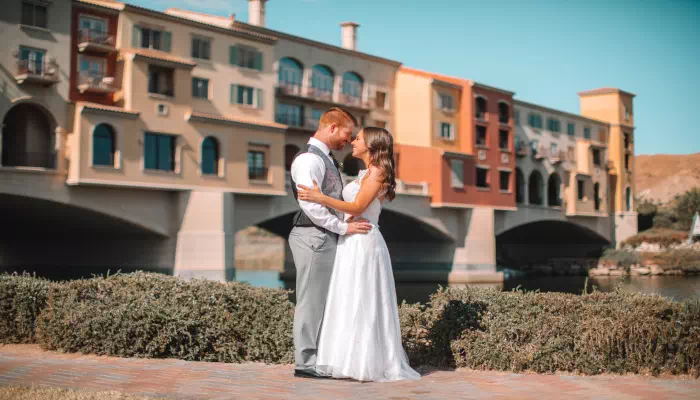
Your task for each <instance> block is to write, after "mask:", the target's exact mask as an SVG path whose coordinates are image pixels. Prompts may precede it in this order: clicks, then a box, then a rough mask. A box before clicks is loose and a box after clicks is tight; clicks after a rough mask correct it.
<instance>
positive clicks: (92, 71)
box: [78, 55, 105, 86]
mask: <svg viewBox="0 0 700 400" xmlns="http://www.w3.org/2000/svg"><path fill="white" fill-rule="evenodd" d="M79 68H80V72H79V74H78V84H79V85H85V84H87V85H90V86H99V85H100V83H101V82H102V79H104V77H105V59H104V58H97V57H87V56H84V55H80V66H79Z"/></svg>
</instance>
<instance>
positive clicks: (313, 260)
mask: <svg viewBox="0 0 700 400" xmlns="http://www.w3.org/2000/svg"><path fill="white" fill-rule="evenodd" d="M356 127H357V120H356V119H355V117H354V116H352V114H350V113H349V112H347V111H345V110H343V109H341V108H338V107H334V108H331V109H330V110H328V111H326V112H325V113H323V115H322V116H321V119H320V121H319V124H318V130H317V131H316V133H315V134H314V136H313V137H312V138H311V139H309V142H308V144H307V145H306V147H305V148H304V149H302V150H301V151H300V152H299V153H298V154H297V155H296V156H295V157H294V161H293V162H292V171H291V181H292V191H293V193H294V198H295V199H297V201H298V203H299V207H300V208H301V210H300V211H298V212H297V213H296V214H295V215H294V222H293V225H294V228H292V232H291V233H290V234H289V247H290V248H291V250H292V255H293V257H294V265H295V266H296V269H297V282H296V297H297V305H296V309H295V312H294V349H295V350H294V361H295V364H296V367H295V369H294V376H297V377H304V378H324V377H325V376H324V375H321V374H319V373H318V372H316V350H317V349H316V347H317V343H318V337H319V331H320V328H321V321H322V320H323V313H324V309H325V307H326V297H328V286H329V284H330V279H331V272H333V263H334V261H335V250H336V246H337V243H338V235H351V234H354V233H367V232H369V230H370V229H371V227H372V226H371V225H370V223H369V222H368V221H366V220H356V221H352V222H345V221H344V220H343V213H341V212H339V211H336V210H332V209H328V208H326V207H324V206H322V205H320V204H316V203H310V202H306V201H299V200H298V195H297V184H301V185H305V186H313V182H314V181H315V182H317V183H319V184H320V188H321V191H322V192H323V194H325V195H327V196H330V197H334V198H336V199H340V198H341V197H342V191H343V179H342V177H341V176H340V171H339V170H338V162H337V161H336V160H335V158H334V157H333V154H331V152H330V150H342V149H343V147H345V145H346V144H348V143H349V142H350V140H351V139H352V132H353V130H354V129H355V128H356Z"/></svg>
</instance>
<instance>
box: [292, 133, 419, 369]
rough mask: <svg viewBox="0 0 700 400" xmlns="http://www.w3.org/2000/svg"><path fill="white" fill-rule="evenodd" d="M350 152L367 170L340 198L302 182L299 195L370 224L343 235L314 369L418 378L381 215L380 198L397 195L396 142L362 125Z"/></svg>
mask: <svg viewBox="0 0 700 400" xmlns="http://www.w3.org/2000/svg"><path fill="white" fill-rule="evenodd" d="M352 149H353V150H352V156H353V157H355V158H358V159H361V160H362V161H364V163H365V165H367V166H368V168H367V169H365V170H362V171H361V172H360V174H359V175H358V176H357V179H356V180H354V181H353V182H351V183H350V184H348V185H347V186H345V188H344V189H343V199H344V200H345V201H341V200H337V199H334V198H331V197H328V196H325V195H324V194H323V193H321V191H320V190H319V188H318V185H317V183H316V182H314V187H313V188H310V187H306V186H303V185H298V188H299V200H305V201H311V202H315V203H319V204H322V205H324V206H326V207H329V208H334V209H336V210H338V211H342V212H343V213H345V214H346V216H347V217H346V218H350V217H361V218H364V219H367V220H369V221H370V222H371V223H372V230H371V231H370V232H369V233H368V234H366V235H350V236H341V237H340V240H339V241H338V249H337V252H336V257H335V264H334V266H333V275H332V277H331V281H330V287H329V291H328V300H327V302H326V308H325V312H324V315H325V317H324V319H323V322H322V325H321V333H320V337H319V342H318V353H317V360H316V368H317V371H318V372H320V373H323V374H327V375H329V376H332V377H334V378H352V379H357V380H359V381H378V382H388V381H397V380H402V379H420V374H418V373H417V372H416V371H414V370H413V369H412V368H411V367H410V366H409V364H408V357H407V356H406V352H405V351H404V349H403V347H402V345H401V327H400V326H399V313H398V306H397V301H396V289H395V288H394V275H393V273H392V269H391V260H390V258H389V251H388V249H387V247H386V243H385V242H384V238H383V237H382V234H381V233H380V232H379V226H378V225H377V222H378V220H379V214H380V213H381V211H382V202H383V201H384V200H388V201H391V200H393V199H394V197H395V190H396V179H395V172H394V150H393V149H394V144H393V140H392V137H391V134H390V133H389V132H388V131H386V130H385V129H382V128H374V127H367V128H364V129H362V130H361V131H360V132H359V133H358V134H357V137H356V138H355V140H354V141H353V142H352Z"/></svg>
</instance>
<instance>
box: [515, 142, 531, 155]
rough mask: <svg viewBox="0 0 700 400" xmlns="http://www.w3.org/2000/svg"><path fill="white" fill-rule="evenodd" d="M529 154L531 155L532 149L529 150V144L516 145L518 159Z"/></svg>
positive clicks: (519, 143) (520, 143)
mask: <svg viewBox="0 0 700 400" xmlns="http://www.w3.org/2000/svg"><path fill="white" fill-rule="evenodd" d="M528 154H530V149H529V148H528V146H527V144H525V143H523V142H518V143H516V144H515V155H516V156H517V157H525V156H527V155H528Z"/></svg>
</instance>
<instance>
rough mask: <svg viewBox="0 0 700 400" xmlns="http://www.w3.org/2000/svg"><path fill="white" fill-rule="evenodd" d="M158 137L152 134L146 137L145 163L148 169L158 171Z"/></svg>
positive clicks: (144, 147)
mask: <svg viewBox="0 0 700 400" xmlns="http://www.w3.org/2000/svg"><path fill="white" fill-rule="evenodd" d="M157 149H158V147H157V144H156V137H155V135H152V134H150V133H146V134H145V136H144V146H143V162H144V167H145V168H146V169H156V166H157V164H156V161H157V160H158V153H157Z"/></svg>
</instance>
